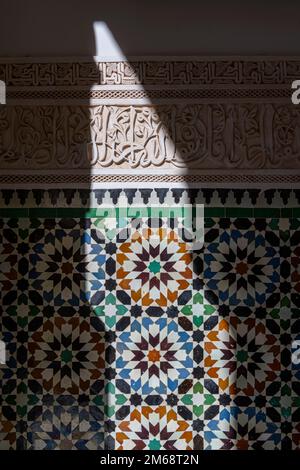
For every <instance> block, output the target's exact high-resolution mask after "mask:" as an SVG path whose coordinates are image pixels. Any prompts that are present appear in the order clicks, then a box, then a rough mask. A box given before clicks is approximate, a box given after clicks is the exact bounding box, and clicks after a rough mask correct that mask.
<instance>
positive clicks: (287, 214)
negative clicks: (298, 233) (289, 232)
mask: <svg viewBox="0 0 300 470" xmlns="http://www.w3.org/2000/svg"><path fill="white" fill-rule="evenodd" d="M280 215H281V217H288V218H290V217H292V216H293V209H292V208H289V207H285V208H284V209H281V210H280Z"/></svg>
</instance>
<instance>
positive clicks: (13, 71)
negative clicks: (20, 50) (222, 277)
mask: <svg viewBox="0 0 300 470" xmlns="http://www.w3.org/2000/svg"><path fill="white" fill-rule="evenodd" d="M297 78H299V79H300V59H292V58H291V59H281V58H278V59H276V58H258V59H255V58H253V59H251V58H244V59H243V58H228V59H226V58H221V59H213V58H212V59H194V60H182V59H181V60H179V59H178V60H167V59H166V60H144V59H141V60H137V61H131V62H124V61H120V62H98V61H95V62H91V61H84V60H82V61H77V62H74V61H73V62H68V61H65V62H63V61H59V60H57V61H55V60H54V61H52V62H50V61H45V60H40V61H36V62H29V61H26V60H24V61H23V62H22V61H16V62H12V61H10V62H6V63H5V62H3V61H2V62H1V61H0V80H3V81H5V83H6V85H7V105H5V106H0V169H1V170H6V171H9V170H11V171H12V172H13V171H14V170H16V169H18V170H26V171H30V170H39V169H41V170H58V169H62V170H78V169H89V168H94V169H105V170H106V171H107V170H110V169H111V170H112V172H114V173H116V172H117V171H118V169H121V170H124V169H125V170H126V169H134V170H141V173H142V172H143V171H147V172H148V173H149V172H150V173H151V170H153V169H160V170H164V169H166V171H167V172H168V171H170V169H172V170H174V171H177V170H180V171H181V170H184V169H188V170H202V169H205V170H211V171H212V172H214V171H216V170H245V171H246V170H261V169H262V170H264V169H272V170H297V169H299V168H300V107H297V106H295V105H293V104H292V103H291V100H290V95H291V90H290V87H291V82H292V81H293V80H294V79H297Z"/></svg>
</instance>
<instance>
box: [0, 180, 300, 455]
mask: <svg viewBox="0 0 300 470" xmlns="http://www.w3.org/2000/svg"><path fill="white" fill-rule="evenodd" d="M120 196H122V197H126V200H127V202H128V203H129V206H130V205H132V204H138V205H140V207H141V208H142V207H146V206H150V205H151V204H157V203H158V204H160V205H161V207H162V208H167V207H169V206H171V207H173V208H175V209H176V208H178V207H182V206H183V205H184V204H187V203H191V204H195V203H198V204H204V205H205V237H204V245H203V247H202V248H201V247H200V248H199V249H194V250H192V249H190V247H189V246H188V245H187V244H186V242H185V241H184V239H182V237H181V235H180V231H179V227H181V226H182V225H183V224H184V220H183V219H180V217H177V216H176V219H175V220H176V223H175V224H174V223H173V225H172V223H169V222H170V221H169V220H168V217H167V216H166V213H165V212H164V213H163V214H162V215H161V216H159V217H156V218H155V223H154V224H153V223H150V221H149V217H147V214H146V213H142V212H141V213H140V214H139V215H138V216H136V217H134V220H133V221H132V223H133V230H131V231H130V232H129V234H128V236H127V234H126V232H125V230H124V225H122V224H121V223H119V220H118V222H117V223H113V220H112V217H110V216H109V215H107V216H105V211H103V210H104V209H105V208H106V209H107V210H108V208H109V207H112V206H113V205H116V204H117V202H118V198H119V197H120ZM0 201H1V206H0V207H1V208H0V217H1V219H0V238H1V245H0V261H1V268H0V309H1V324H0V335H1V339H2V340H3V341H4V342H5V344H6V349H7V362H6V365H0V386H1V402H0V408H1V410H0V411H1V418H0V448H1V449H119V450H121V449H144V450H147V449H153V450H155V449H162V450H163V449H164V450H176V449H177V450H179V449H180V450H192V449H197V450H202V449H205V450H209V449H249V450H250V449H290V448H293V449H300V424H299V423H300V398H299V397H300V388H299V379H300V365H299V364H300V361H299V360H297V357H298V356H297V344H298V343H297V341H299V342H300V274H299V273H300V271H299V265H300V261H299V260H300V251H299V246H300V243H299V242H300V211H299V201H300V192H299V191H296V190H267V191H259V190H254V189H253V190H242V189H233V190H229V189H215V190H214V189H199V190H196V189H189V190H187V189H182V188H173V189H168V188H157V189H148V188H145V189H141V190H135V189H127V190H121V189H115V190H100V189H97V190H93V191H91V192H87V191H83V190H75V189H74V190H59V189H53V190H32V191H29V190H22V191H21V190H19V191H18V190H16V191H13V190H3V191H0ZM106 209H105V210H106ZM103 214H104V215H103ZM107 214H109V211H108V213H107ZM173 222H174V221H173Z"/></svg>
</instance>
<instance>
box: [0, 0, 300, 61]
mask: <svg viewBox="0 0 300 470" xmlns="http://www.w3.org/2000/svg"><path fill="white" fill-rule="evenodd" d="M299 18H300V4H299V2H295V1H291V0H289V1H285V2H282V1H272V2H264V3H262V2H260V1H258V0H254V1H251V2H250V1H248V2H240V1H233V0H229V1H226V2H224V1H221V0H211V1H195V0H186V1H184V2H182V1H181V0H175V1H174V0H173V1H170V0H167V1H163V2H162V1H159V0H151V1H149V0H148V1H143V2H140V1H138V0H129V1H128V0H127V1H120V0H117V1H116V0H113V1H109V2H108V1H104V0H100V1H97V0H87V1H85V2H84V7H83V4H82V1H80V0H73V1H70V0H66V1H59V0H53V1H51V2H50V1H48V2H41V1H38V0H28V1H26V2H25V1H22V2H20V1H16V0H2V1H1V15H0V56H58V55H61V56H67V55H74V56H78V55H84V56H87V55H88V56H90V55H95V52H96V48H97V44H96V42H97V39H95V37H94V32H93V23H94V22H105V23H106V25H107V27H108V28H109V30H110V31H111V33H112V34H113V36H114V38H115V40H116V42H117V43H118V44H119V45H120V48H121V49H122V51H123V53H124V54H125V55H126V56H128V55H131V56H132V55H165V54H167V55H198V54H201V55H202V54H204V55H219V54H226V55H231V54H243V55H245V54H250V55H251V54H268V55H273V54H274V55H276V54H284V55H285V54H286V55H293V54H294V55H297V54H299V53H300V28H299ZM98 54H99V55H107V50H106V46H105V44H104V45H101V44H100V46H99V50H98Z"/></svg>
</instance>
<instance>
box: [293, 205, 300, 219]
mask: <svg viewBox="0 0 300 470" xmlns="http://www.w3.org/2000/svg"><path fill="white" fill-rule="evenodd" d="M293 217H300V207H294V209H293Z"/></svg>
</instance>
